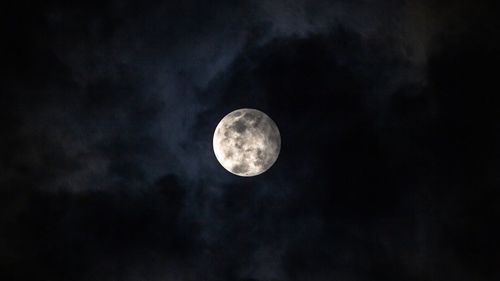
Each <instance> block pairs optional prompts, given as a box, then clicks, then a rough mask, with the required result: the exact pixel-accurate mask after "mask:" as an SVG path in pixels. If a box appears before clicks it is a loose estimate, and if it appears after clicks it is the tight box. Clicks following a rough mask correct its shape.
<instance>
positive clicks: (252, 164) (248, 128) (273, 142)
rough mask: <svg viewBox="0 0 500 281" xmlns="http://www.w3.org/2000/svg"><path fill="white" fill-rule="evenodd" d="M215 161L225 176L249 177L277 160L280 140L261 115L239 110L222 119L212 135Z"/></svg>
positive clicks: (259, 172) (257, 111)
mask: <svg viewBox="0 0 500 281" xmlns="http://www.w3.org/2000/svg"><path fill="white" fill-rule="evenodd" d="M213 146H214V152H215V157H216V158H217V160H218V161H219V163H220V164H221V165H222V167H224V168H225V169H226V170H228V171H229V172H231V173H233V174H235V175H238V176H241V177H253V176H257V175H260V174H262V173H264V172H265V171H267V170H268V169H269V168H271V166H272V165H273V164H274V162H276V159H278V155H279V153H280V148H281V137H280V132H279V130H278V126H276V123H274V121H273V120H272V119H271V118H269V116H267V115H266V114H265V113H264V112H262V111H259V110H257V109H251V108H242V109H238V110H235V111H233V112H231V113H229V114H228V115H226V116H225V117H224V118H222V120H221V121H220V122H219V124H218V125H217V127H216V128H215V132H214V139H213Z"/></svg>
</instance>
